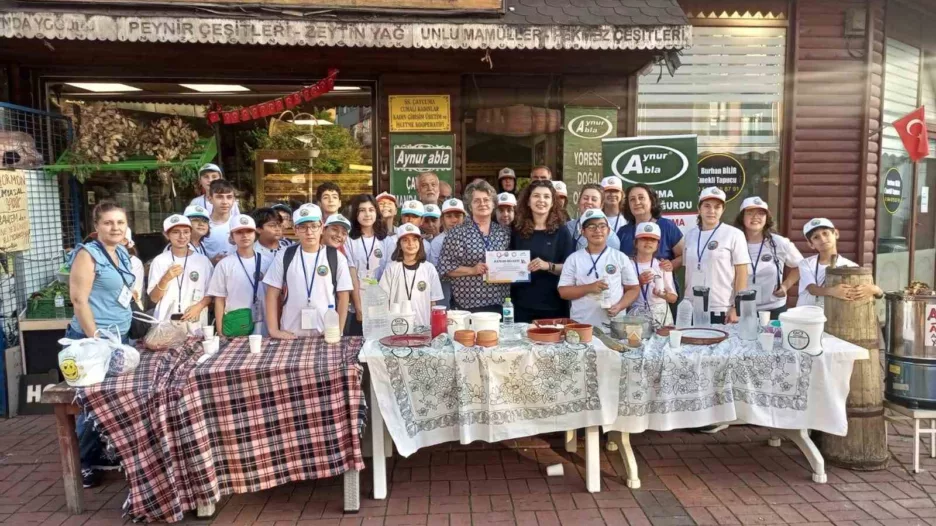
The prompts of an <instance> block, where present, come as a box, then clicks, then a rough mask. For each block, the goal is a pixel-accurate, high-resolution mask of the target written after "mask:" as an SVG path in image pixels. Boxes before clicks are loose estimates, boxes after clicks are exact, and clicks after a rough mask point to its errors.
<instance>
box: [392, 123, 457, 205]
mask: <svg viewBox="0 0 936 526" xmlns="http://www.w3.org/2000/svg"><path fill="white" fill-rule="evenodd" d="M423 172H432V173H434V174H436V175H438V176H439V181H445V182H447V183H448V184H450V185H451V186H452V188H453V189H454V188H455V135H453V134H424V135H423V134H410V133H393V134H390V193H391V194H394V195H395V196H396V198H397V202H398V203H402V202H404V201H409V200H412V199H418V191H417V187H416V179H417V177H418V176H419V174H421V173H423Z"/></svg>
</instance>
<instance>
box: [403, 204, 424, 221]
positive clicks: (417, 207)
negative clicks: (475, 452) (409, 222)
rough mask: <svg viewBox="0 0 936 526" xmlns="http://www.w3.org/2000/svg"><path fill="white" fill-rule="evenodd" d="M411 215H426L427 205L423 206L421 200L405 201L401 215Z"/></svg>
mask: <svg viewBox="0 0 936 526" xmlns="http://www.w3.org/2000/svg"><path fill="white" fill-rule="evenodd" d="M407 214H408V215H411V216H418V217H422V216H424V215H426V207H424V206H423V204H422V203H420V202H419V201H415V200H413V201H407V202H405V203H403V210H402V211H400V215H407Z"/></svg>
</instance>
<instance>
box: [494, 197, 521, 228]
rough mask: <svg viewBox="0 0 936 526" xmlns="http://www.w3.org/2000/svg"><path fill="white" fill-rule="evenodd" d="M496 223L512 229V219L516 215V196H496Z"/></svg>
mask: <svg viewBox="0 0 936 526" xmlns="http://www.w3.org/2000/svg"><path fill="white" fill-rule="evenodd" d="M496 214H497V222H498V223H500V224H501V225H503V226H505V227H507V228H512V226H513V221H514V217H516V215H517V196H515V195H513V194H512V193H510V192H501V193H499V194H497V211H496Z"/></svg>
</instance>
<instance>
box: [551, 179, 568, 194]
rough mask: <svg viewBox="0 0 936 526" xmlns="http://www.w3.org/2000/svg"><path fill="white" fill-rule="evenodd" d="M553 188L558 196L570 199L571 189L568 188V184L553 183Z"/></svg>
mask: <svg viewBox="0 0 936 526" xmlns="http://www.w3.org/2000/svg"><path fill="white" fill-rule="evenodd" d="M552 185H553V188H554V189H555V190H556V195H561V196H562V197H569V189H568V188H566V184H565V183H563V182H562V181H553V182H552Z"/></svg>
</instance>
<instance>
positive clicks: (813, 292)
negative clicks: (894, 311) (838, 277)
mask: <svg viewBox="0 0 936 526" xmlns="http://www.w3.org/2000/svg"><path fill="white" fill-rule="evenodd" d="M803 236H805V237H806V241H807V242H808V243H809V246H810V247H811V248H812V249H813V250H816V251H817V252H819V254H817V255H815V256H810V257H808V258H806V259H804V260H803V261H802V262H801V263H800V265H799V269H800V282H799V299H798V300H797V302H796V306H797V307H802V306H804V305H817V306H819V307H823V306H825V298H826V296H832V297H834V298H838V299H840V300H846V301H864V300H867V299H870V298H872V297H874V298H881V297H883V296H884V291H882V290H881V287H878V286H877V285H875V284H868V285H859V286H852V285H845V284H843V283H840V284H838V285H836V286H834V287H826V286H825V277H826V269H828V268H829V267H830V266H831V267H832V268H837V267H857V266H858V265H857V264H855V263H854V262H852V261H849V260H847V259H845V258H844V257H842V256H840V255H839V254H838V238H839V231H838V229H837V228H835V225H833V224H832V221H829V220H828V219H826V218H824V217H817V218H816V219H813V220H811V221H809V222H808V223H806V224H805V225H804V226H803Z"/></svg>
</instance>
